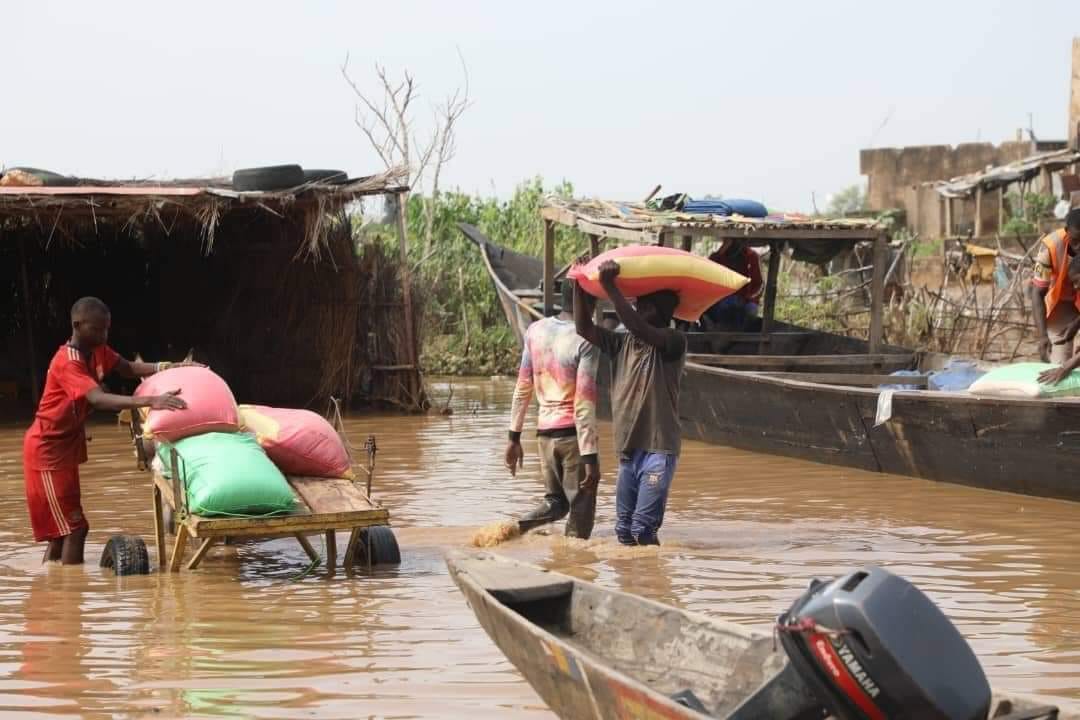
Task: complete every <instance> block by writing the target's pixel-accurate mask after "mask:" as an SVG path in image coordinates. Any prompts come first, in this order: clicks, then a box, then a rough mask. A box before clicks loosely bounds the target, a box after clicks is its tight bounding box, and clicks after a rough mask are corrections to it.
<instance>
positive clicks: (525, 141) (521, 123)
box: [0, 0, 1080, 210]
mask: <svg viewBox="0 0 1080 720" xmlns="http://www.w3.org/2000/svg"><path fill="white" fill-rule="evenodd" d="M0 29H2V31H3V33H2V36H3V52H2V57H3V68H4V70H3V84H2V91H0V163H3V164H4V165H7V166H8V167H10V166H14V165H31V166H35V167H43V168H47V169H51V170H56V171H58V172H64V173H72V174H83V175H87V176H97V177H146V176H163V177H170V176H171V177H176V176H190V175H200V174H208V173H214V172H218V171H227V170H232V169H235V168H237V167H245V166H251V165H267V164H275V163H284V162H299V163H300V164H302V165H305V166H307V167H331V168H344V169H346V170H348V171H350V172H351V173H352V174H354V175H359V174H367V173H370V172H372V171H373V170H375V169H377V168H378V161H377V158H376V157H375V155H374V153H373V152H372V151H371V150H370V149H369V148H368V147H367V145H366V141H365V139H364V138H363V136H362V135H361V134H360V132H359V130H358V129H357V128H356V127H355V126H354V125H353V105H354V100H353V97H352V95H351V91H350V90H349V88H348V87H347V86H346V85H345V83H344V81H343V80H342V78H341V76H340V74H339V71H338V66H339V65H340V63H341V61H342V60H343V58H344V57H345V54H346V52H349V53H351V57H352V60H351V67H352V69H353V72H354V75H355V76H356V77H357V79H358V80H360V82H361V84H362V85H364V86H366V87H367V88H370V89H372V90H374V89H375V88H376V84H375V78H374V73H373V72H372V67H373V64H374V63H375V62H376V61H378V62H381V63H383V64H385V65H386V66H387V67H388V68H389V69H390V70H391V71H394V72H399V71H400V70H401V69H403V68H408V69H409V70H411V71H412V72H413V74H414V75H415V76H416V78H417V79H418V81H419V83H420V84H421V88H422V92H423V99H424V102H425V105H426V104H430V103H434V102H435V101H437V100H439V99H440V98H441V97H442V96H444V95H445V94H447V93H448V92H449V91H451V90H452V89H453V88H454V87H455V86H456V85H458V84H459V83H460V82H461V71H460V65H459V63H458V59H457V49H458V48H460V51H461V53H462V54H463V55H464V57H465V59H466V61H467V63H468V67H469V74H470V78H471V91H472V97H473V99H474V101H475V104H474V105H473V106H472V108H470V110H469V111H468V113H467V114H466V115H465V117H464V118H463V119H462V122H461V128H460V135H459V152H458V156H457V158H456V159H455V160H454V162H453V163H452V165H450V167H448V168H447V170H446V173H445V179H446V182H445V184H444V187H446V186H450V187H455V186H456V187H458V188H460V189H462V190H465V191H469V192H481V193H485V194H490V193H497V194H499V195H501V196H505V195H507V194H508V193H509V192H510V191H511V190H512V189H513V187H514V185H516V184H517V183H518V182H520V181H522V180H524V179H526V178H529V177H532V176H535V175H541V176H543V177H544V178H545V179H546V180H548V181H549V182H555V181H558V180H561V179H563V178H566V179H568V180H570V181H571V182H573V183H574V185H575V188H576V189H577V191H578V193H580V194H585V195H599V196H604V197H617V198H631V199H633V198H638V197H640V196H642V195H644V194H645V193H647V192H648V191H649V190H650V189H651V188H652V186H653V185H654V184H656V183H658V182H659V183H663V184H664V188H665V191H667V192H675V191H684V192H689V193H691V194H698V195H704V194H705V193H710V192H711V193H719V194H723V195H725V196H728V197H753V198H758V199H761V200H763V201H764V202H766V203H767V204H769V205H770V206H772V207H779V208H787V209H800V210H806V209H809V207H810V193H811V191H815V192H816V193H817V198H818V204H819V205H822V206H823V204H824V201H825V197H826V196H827V195H828V194H829V193H831V192H833V191H836V190H838V189H840V188H842V187H844V186H846V185H849V184H851V183H854V182H858V181H859V180H860V176H859V158H858V151H859V149H860V148H862V147H867V146H898V145H909V144H931V143H959V142H965V141H974V140H984V141H985V140H989V141H993V142H998V141H1001V140H1004V139H1009V138H1012V137H1013V136H1014V135H1015V132H1016V129H1017V128H1019V127H1026V126H1027V123H1028V113H1029V112H1030V113H1032V114H1033V118H1034V129H1035V133H1036V135H1038V136H1039V137H1040V138H1047V139H1059V138H1062V137H1063V136H1064V133H1065V125H1066V109H1067V102H1068V91H1069V62H1070V47H1071V38H1072V36H1073V35H1080V0H1027V1H1025V2H1019V1H1017V0H1013V1H1012V2H1000V1H997V0H971V1H967V2H958V1H954V2H950V1H947V0H946V1H941V0H937V1H935V2H924V1H922V0H905V1H904V2H889V3H885V2H872V1H871V0H863V1H862V2H857V1H852V2H842V1H839V0H837V1H833V0H817V1H816V2H806V1H805V0H791V1H780V0H774V1H771V2H769V1H766V0H755V1H754V2H749V1H740V2H720V1H715V2H705V1H703V2H699V3H689V2H673V1H669V2H644V1H638V0H612V1H610V2H606V1H605V2H600V1H595V2H592V1H589V0H578V1H577V2H561V1H555V0H549V1H546V2H540V3H526V2H514V1H512V0H501V1H493V2H481V1H476V2H472V1H469V0H461V1H460V2H455V3H450V2H410V1H406V0H398V1H396V2H383V3H378V4H376V3H361V2H355V1H354V2H315V1H312V2H298V1H296V0H293V1H291V2H258V3H256V2H225V1H224V0H218V1H216V2H202V1H192V0H189V1H187V2H182V3H179V2H172V3H155V2H146V1H141V2H104V1H103V2H85V1H83V2H46V1H44V0H34V2H3V3H2V4H0Z"/></svg>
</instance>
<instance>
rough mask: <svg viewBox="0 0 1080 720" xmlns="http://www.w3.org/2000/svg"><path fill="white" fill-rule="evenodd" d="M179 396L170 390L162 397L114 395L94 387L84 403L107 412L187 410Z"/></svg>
mask: <svg viewBox="0 0 1080 720" xmlns="http://www.w3.org/2000/svg"><path fill="white" fill-rule="evenodd" d="M179 395H180V391H179V390H170V391H169V392H167V393H165V394H164V395H151V396H143V397H135V396H132V395H115V394H113V393H107V392H105V391H104V390H102V389H101V388H100V387H94V388H92V389H91V390H90V391H89V392H87V393H86V401H87V402H88V403H90V407H92V408H94V409H95V410H104V411H108V412H118V411H120V410H133V409H135V408H143V407H148V408H150V409H151V410H184V409H185V408H187V403H186V402H184V401H183V400H182V399H181V398H180V397H179Z"/></svg>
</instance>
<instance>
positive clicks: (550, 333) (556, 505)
mask: <svg viewBox="0 0 1080 720" xmlns="http://www.w3.org/2000/svg"><path fill="white" fill-rule="evenodd" d="M573 298H574V290H573V283H572V282H571V281H569V280H564V281H563V284H562V312H561V313H560V314H559V315H558V317H550V318H544V319H543V320H538V321H537V322H534V323H533V324H532V325H530V326H529V330H528V332H527V333H526V334H525V349H524V351H523V352H522V353H521V369H520V370H519V371H518V379H517V387H515V388H514V402H513V406H512V408H511V410H510V442H509V443H508V444H507V446H506V466H507V467H508V468H509V469H510V472H511V474H513V475H517V469H518V467H520V466H521V465H522V463H523V461H524V460H523V459H524V453H523V452H522V449H521V431H522V428H523V427H524V425H525V413H526V412H527V411H528V409H529V405H530V404H531V403H532V397H533V393H534V392H535V394H536V399H537V400H538V401H539V403H540V412H539V414H538V417H537V423H536V428H537V429H536V436H537V437H536V444H537V446H538V448H539V451H540V471H541V475H542V476H543V478H544V486H545V494H544V500H543V502H541V503H540V505H539V506H538V507H537V508H536V509H535V510H533V511H532V512H530V513H528V514H526V515H525V516H523V517H522V518H521V519H520V520H518V525H519V527H520V528H521V531H522V532H525V531H527V530H530V529H532V528H534V527H538V526H540V525H544V524H546V523H551V522H556V521H557V520H560V519H562V518H563V517H565V516H566V515H567V514H569V516H570V517H569V518H568V519H567V521H566V535H567V536H569V537H577V538H588V537H589V535H590V534H592V528H593V522H594V520H595V516H596V488H597V485H598V483H599V482H600V463H599V460H598V458H597V444H596V441H597V437H596V435H597V432H596V366H597V362H598V351H597V349H596V347H594V346H593V345H592V344H590V343H589V342H587V341H586V340H584V339H582V338H581V336H580V335H578V334H577V330H576V329H575V328H574V316H573Z"/></svg>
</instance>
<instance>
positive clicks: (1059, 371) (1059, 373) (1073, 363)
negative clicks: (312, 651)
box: [1039, 353, 1080, 385]
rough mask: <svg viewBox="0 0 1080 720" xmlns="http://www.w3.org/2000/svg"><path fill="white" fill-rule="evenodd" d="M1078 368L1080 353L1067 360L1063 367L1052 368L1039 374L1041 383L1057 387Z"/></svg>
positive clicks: (1079, 365)
mask: <svg viewBox="0 0 1080 720" xmlns="http://www.w3.org/2000/svg"><path fill="white" fill-rule="evenodd" d="M1078 367H1080V353H1077V354H1075V355H1073V356H1072V357H1071V358H1069V359H1068V360H1066V361H1065V363H1064V364H1063V365H1062V366H1061V367H1052V368H1047V369H1046V370H1043V371H1042V372H1041V373H1039V382H1040V383H1042V384H1044V385H1057V384H1058V383H1059V382H1061V381H1062V380H1064V379H1065V378H1067V377H1068V376H1069V373H1071V372H1072V371H1073V370H1075V369H1076V368H1078Z"/></svg>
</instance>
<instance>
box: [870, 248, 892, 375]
mask: <svg viewBox="0 0 1080 720" xmlns="http://www.w3.org/2000/svg"><path fill="white" fill-rule="evenodd" d="M888 262H889V240H888V238H887V237H886V236H885V235H884V234H882V235H879V236H878V237H877V238H876V239H875V240H874V263H873V264H874V268H873V276H872V278H871V280H870V347H869V352H870V353H871V354H873V353H879V352H881V344H882V330H883V327H884V326H883V323H882V321H883V317H882V314H883V308H884V303H885V270H886V268H885V266H886V265H887V264H888Z"/></svg>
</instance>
